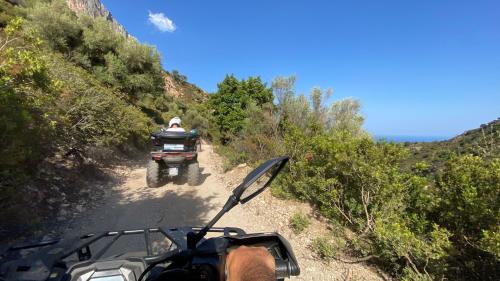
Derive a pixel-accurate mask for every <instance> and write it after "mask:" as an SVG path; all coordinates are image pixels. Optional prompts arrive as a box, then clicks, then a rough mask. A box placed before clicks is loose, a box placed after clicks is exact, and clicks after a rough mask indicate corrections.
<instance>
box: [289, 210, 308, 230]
mask: <svg viewBox="0 0 500 281" xmlns="http://www.w3.org/2000/svg"><path fill="white" fill-rule="evenodd" d="M310 224H311V220H310V219H309V218H308V217H307V216H306V215H304V214H302V213H295V214H293V216H292V217H291V218H290V227H291V228H292V230H293V232H295V234H299V233H301V232H302V231H304V230H306V228H307V227H309V225H310Z"/></svg>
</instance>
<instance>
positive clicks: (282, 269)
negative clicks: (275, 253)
mask: <svg viewBox="0 0 500 281" xmlns="http://www.w3.org/2000/svg"><path fill="white" fill-rule="evenodd" d="M275 265H276V279H281V278H290V276H297V275H299V273H300V270H299V269H298V268H297V266H295V265H294V264H293V263H291V262H290V261H285V260H275Z"/></svg>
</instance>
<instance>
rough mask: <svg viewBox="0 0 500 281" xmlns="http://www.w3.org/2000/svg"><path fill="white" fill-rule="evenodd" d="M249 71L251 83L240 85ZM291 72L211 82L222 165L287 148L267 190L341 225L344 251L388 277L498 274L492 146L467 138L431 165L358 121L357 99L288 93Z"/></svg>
mask: <svg viewBox="0 0 500 281" xmlns="http://www.w3.org/2000/svg"><path fill="white" fill-rule="evenodd" d="M249 80H250V81H257V83H256V85H258V87H255V85H254V87H253V89H258V91H255V90H253V91H252V90H249V89H248V88H247V87H246V83H247V81H249ZM294 81H295V78H294V77H288V78H286V77H278V78H277V79H275V80H274V81H273V84H272V86H271V87H268V86H267V85H265V84H264V83H262V82H261V81H260V80H255V78H252V77H250V78H249V79H247V80H237V79H236V78H234V77H233V76H227V77H226V78H225V79H224V80H223V81H222V82H221V83H220V84H219V87H218V91H217V93H215V94H214V95H213V96H211V97H210V102H209V105H210V106H209V107H210V108H211V111H209V112H211V113H212V116H211V117H212V118H215V119H214V122H215V123H216V124H217V127H216V129H217V131H215V132H211V134H212V135H214V136H215V135H217V136H218V138H216V139H218V140H219V141H220V143H221V144H222V145H221V147H220V151H221V152H222V153H223V154H224V155H226V157H227V158H228V160H229V161H230V164H231V165H234V164H237V163H240V162H249V163H258V162H260V161H263V160H264V159H267V158H269V157H272V156H275V155H282V154H287V155H290V156H291V161H290V165H289V166H288V167H287V168H286V169H287V170H286V172H285V173H284V175H282V176H281V177H279V178H278V182H277V184H275V185H274V186H273V194H274V195H276V196H280V197H286V198H296V199H299V200H304V201H308V202H311V203H312V204H314V205H315V206H316V207H317V208H318V210H319V211H320V212H321V213H322V214H323V215H324V216H325V217H326V218H328V219H329V220H330V222H331V223H332V224H335V225H337V226H339V227H346V228H348V229H349V230H350V231H349V233H352V235H350V236H349V237H343V238H341V240H344V239H345V240H347V241H348V243H346V244H345V245H344V243H342V245H344V246H345V249H344V250H345V251H346V252H348V253H350V254H351V255H355V256H356V255H357V256H358V259H359V260H360V261H369V262H373V263H376V264H378V265H379V266H381V267H383V268H385V269H386V270H387V271H388V272H390V273H392V274H393V275H394V276H395V277H398V278H402V279H405V280H431V279H442V278H448V279H454V280H456V279H461V280H470V279H476V280H488V279H489V280H495V279H498V278H499V276H500V272H499V271H498V269H499V268H500V267H499V265H500V260H499V253H500V252H499V250H500V246H499V245H500V240H499V237H500V233H499V230H500V226H499V225H500V160H499V158H498V152H497V151H496V150H494V148H493V146H490V147H486V151H485V152H486V153H480V151H477V150H476V149H475V148H476V147H475V146H473V145H471V146H468V147H469V150H467V151H465V150H464V151H462V152H461V153H460V154H455V155H453V154H452V155H451V156H450V157H448V158H447V159H446V160H445V162H444V164H442V168H441V169H439V170H438V169H434V168H433V166H432V165H433V164H435V163H426V162H423V161H415V160H413V159H412V158H411V157H412V155H411V152H410V150H409V149H407V148H405V147H404V145H402V144H395V143H386V142H376V141H374V140H373V139H372V137H371V136H369V134H367V133H366V132H365V131H363V129H362V128H361V126H362V123H363V117H362V116H360V114H359V110H360V104H359V102H358V101H356V100H352V99H345V100H340V101H336V102H334V103H333V104H332V105H331V106H326V105H325V104H324V101H325V99H326V97H328V96H329V95H330V94H331V92H330V91H324V90H321V89H318V88H315V89H313V90H312V92H311V93H310V97H309V99H308V98H306V97H305V96H303V95H296V94H295V91H294ZM263 97H264V98H263ZM273 101H274V102H273ZM209 118H210V117H209ZM491 137H492V138H493V139H494V140H495V141H497V142H498V138H497V137H496V135H492V136H491ZM481 148H484V147H483V146H481ZM412 161H413V163H414V164H412V165H411V166H409V167H408V166H405V165H402V164H401V163H409V162H412ZM334 235H337V236H338V235H342V234H341V233H335V234H334ZM318 245H319V244H315V245H313V247H314V248H315V249H316V248H317V246H318ZM321 245H323V244H321ZM331 255H333V252H331V251H329V253H328V255H325V256H328V257H330V256H331Z"/></svg>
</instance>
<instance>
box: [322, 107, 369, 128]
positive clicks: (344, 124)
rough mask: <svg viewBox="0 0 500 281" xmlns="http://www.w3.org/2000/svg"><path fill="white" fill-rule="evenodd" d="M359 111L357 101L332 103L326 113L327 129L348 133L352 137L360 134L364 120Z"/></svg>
mask: <svg viewBox="0 0 500 281" xmlns="http://www.w3.org/2000/svg"><path fill="white" fill-rule="evenodd" d="M360 109H361V104H360V103H359V101H358V100H354V99H351V98H346V99H343V100H340V101H336V102H334V103H333V104H332V106H331V107H330V109H329V110H328V112H327V120H326V122H327V128H328V129H329V130H332V131H348V132H350V133H351V134H353V135H359V134H361V132H362V128H361V126H362V125H363V121H364V118H363V116H361V115H360V113H359V111H360Z"/></svg>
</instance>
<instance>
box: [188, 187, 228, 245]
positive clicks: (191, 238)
mask: <svg viewBox="0 0 500 281" xmlns="http://www.w3.org/2000/svg"><path fill="white" fill-rule="evenodd" d="M237 204H238V199H236V197H235V196H234V195H233V194H231V196H230V197H229V198H228V199H227V201H226V203H225V204H224V207H222V210H220V212H219V213H218V214H217V215H216V216H215V217H214V218H213V219H212V220H211V221H210V222H209V223H208V224H207V225H206V226H205V227H204V228H202V229H201V230H200V231H199V232H198V233H196V234H195V233H194V232H189V233H188V235H187V244H188V249H195V248H196V244H198V242H200V240H201V239H203V237H205V235H207V232H208V231H209V230H210V228H212V227H213V226H214V224H215V223H217V221H218V220H219V219H220V218H221V217H222V216H223V215H224V214H225V213H227V212H229V210H231V209H232V208H233V207H234V206H236V205H237Z"/></svg>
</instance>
